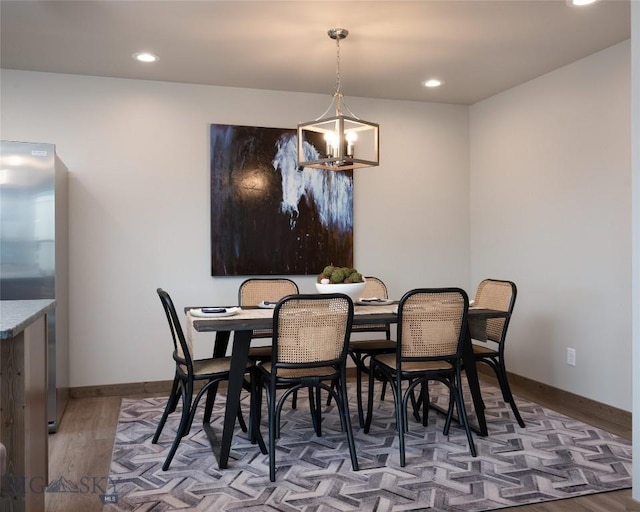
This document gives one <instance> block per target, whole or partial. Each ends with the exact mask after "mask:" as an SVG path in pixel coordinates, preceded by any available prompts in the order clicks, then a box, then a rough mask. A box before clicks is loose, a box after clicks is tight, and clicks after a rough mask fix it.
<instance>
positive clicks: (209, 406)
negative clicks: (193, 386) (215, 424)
mask: <svg viewBox="0 0 640 512" xmlns="http://www.w3.org/2000/svg"><path fill="white" fill-rule="evenodd" d="M217 392H218V383H217V382H216V383H215V384H211V386H210V387H209V390H208V391H207V402H206V404H205V407H204V419H203V420H202V422H203V423H210V422H211V412H212V411H213V404H214V403H215V401H216V394H217Z"/></svg>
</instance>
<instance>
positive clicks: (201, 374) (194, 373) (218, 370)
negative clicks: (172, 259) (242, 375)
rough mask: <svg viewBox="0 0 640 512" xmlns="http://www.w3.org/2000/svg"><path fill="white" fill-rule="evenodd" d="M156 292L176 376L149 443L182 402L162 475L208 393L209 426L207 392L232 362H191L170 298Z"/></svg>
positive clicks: (225, 375) (225, 377) (208, 407)
mask: <svg viewBox="0 0 640 512" xmlns="http://www.w3.org/2000/svg"><path fill="white" fill-rule="evenodd" d="M156 292H157V294H158V296H159V297H160V301H161V303H162V307H163V309H164V312H165V314H166V316H167V321H168V322H169V329H170V331H171V337H172V338H173V360H174V361H175V375H174V379H173V385H172V387H171V393H170V395H169V399H168V400H167V403H166V406H165V409H164V412H163V413H162V417H161V419H160V422H159V423H158V426H157V428H156V432H155V434H154V436H153V440H152V441H151V442H152V443H153V444H156V443H157V442H158V439H159V438H160V434H161V433H162V430H163V428H164V425H165V423H166V421H167V418H168V417H169V414H171V413H172V412H174V411H175V410H176V407H177V405H178V402H179V401H180V399H182V416H181V418H180V424H179V426H178V430H177V431H176V436H175V438H174V440H173V444H172V445H171V449H170V450H169V453H168V454H167V457H166V459H165V461H164V464H163V465H162V469H163V471H166V470H167V469H169V466H170V465H171V461H172V460H173V457H174V455H175V453H176V450H177V449H178V445H179V444H180V441H181V439H182V438H183V437H185V436H186V435H187V434H188V433H189V431H190V430H191V425H192V424H193V419H194V417H195V415H196V412H197V407H198V403H199V402H200V399H201V398H202V396H203V395H204V394H205V393H207V403H206V406H205V411H204V420H203V423H208V422H209V421H210V420H211V412H212V409H213V400H212V399H210V397H209V390H210V389H213V388H214V386H217V384H218V383H219V382H221V381H224V380H228V378H229V369H230V366H231V358H230V357H215V358H208V359H193V358H192V354H193V350H192V347H191V345H190V343H189V342H188V341H187V339H186V338H185V336H184V331H183V330H182V326H181V324H180V320H179V318H178V314H177V313H176V309H175V306H174V304H173V301H172V299H171V297H170V296H169V294H168V293H167V292H166V291H164V290H163V289H162V288H158V289H157V290H156ZM254 371H255V367H254V366H253V365H251V364H247V372H248V373H249V375H250V376H251V375H252V374H253V372H254ZM253 378H254V377H253V376H252V379H253ZM200 381H204V385H203V386H202V387H201V388H200V390H199V391H198V392H197V394H196V396H195V398H193V392H194V385H195V383H196V382H200ZM250 389H252V390H255V386H251V388H250ZM255 404H256V400H255V397H254V396H252V397H251V407H252V408H253V407H255ZM250 416H251V417H252V418H256V417H257V415H256V414H255V413H254V412H253V411H252V412H251V413H250ZM238 417H239V418H240V419H242V416H241V413H239V414H238ZM243 430H245V431H246V426H245V427H243ZM256 439H257V438H256V437H254V439H252V440H254V441H255V440H256ZM261 441H262V440H261V438H260V439H259V440H258V442H259V443H260V445H261V446H260V448H261V449H262V450H263V452H266V449H265V448H266V447H264V444H263V443H262V442H261Z"/></svg>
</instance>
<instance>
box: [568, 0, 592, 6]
mask: <svg viewBox="0 0 640 512" xmlns="http://www.w3.org/2000/svg"><path fill="white" fill-rule="evenodd" d="M597 1H598V0H567V3H569V4H570V5H575V6H576V7H582V6H583V5H589V4H594V3H596V2H597Z"/></svg>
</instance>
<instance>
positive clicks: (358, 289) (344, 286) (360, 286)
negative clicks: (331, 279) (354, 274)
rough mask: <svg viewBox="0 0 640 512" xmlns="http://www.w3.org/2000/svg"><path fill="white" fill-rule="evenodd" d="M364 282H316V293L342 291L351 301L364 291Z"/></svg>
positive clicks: (355, 299)
mask: <svg viewBox="0 0 640 512" xmlns="http://www.w3.org/2000/svg"><path fill="white" fill-rule="evenodd" d="M364 287H365V283H339V284H322V283H316V290H318V293H344V294H345V295H348V296H349V297H351V300H352V301H354V302H355V301H357V300H358V299H359V298H360V296H361V295H362V292H363V291H364Z"/></svg>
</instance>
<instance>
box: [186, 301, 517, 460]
mask: <svg viewBox="0 0 640 512" xmlns="http://www.w3.org/2000/svg"><path fill="white" fill-rule="evenodd" d="M396 307H397V303H393V304H388V305H375V306H373V305H356V306H355V310H354V316H353V325H366V324H372V323H375V324H380V323H390V324H395V323H397V322H398V315H397V314H396V313H394V312H393V309H394V308H396ZM190 309H195V308H193V307H188V308H185V312H186V313H187V320H188V332H191V330H194V331H197V332H215V333H216V340H215V345H214V349H213V356H214V357H224V355H225V354H226V352H227V348H228V343H229V339H230V335H231V333H232V332H233V333H234V337H233V344H232V349H231V369H230V373H229V384H228V389H227V400H226V405H225V414H224V423H223V428H222V439H221V440H220V442H218V441H217V440H216V438H215V434H214V432H213V429H211V428H206V429H205V431H206V433H207V437H208V438H209V442H210V443H211V448H212V450H213V452H214V454H215V456H216V458H217V460H218V467H219V468H220V469H224V468H226V467H227V465H228V462H229V454H230V451H231V441H232V438H233V431H234V429H235V424H236V417H237V415H238V408H239V404H240V395H241V392H242V387H243V381H244V374H245V372H246V365H247V361H248V355H249V345H250V343H251V339H252V334H253V331H254V330H255V329H270V328H272V327H273V310H272V309H261V308H257V307H243V308H242V310H241V311H239V312H238V313H237V314H235V315H233V316H227V317H215V318H204V317H197V316H192V315H190V314H189V313H188V312H189V310H190ZM507 316H508V313H507V312H506V311H497V310H493V309H485V308H475V307H470V308H469V316H468V318H469V319H470V320H473V321H475V322H476V324H477V323H482V322H483V321H485V320H486V319H488V318H506V317H507ZM462 358H463V364H464V369H465V373H466V375H467V381H468V384H469V389H470V391H471V397H472V399H473V407H474V412H475V415H476V418H477V420H478V424H477V426H476V425H472V426H471V428H472V429H473V430H474V431H475V432H476V433H477V434H478V435H480V436H486V435H487V422H486V418H485V415H484V402H483V400H482V393H481V391H480V383H479V381H478V373H477V370H476V363H475V359H474V357H473V346H472V344H471V336H470V333H469V329H468V328H467V333H466V336H465V341H464V346H463V354H462Z"/></svg>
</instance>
